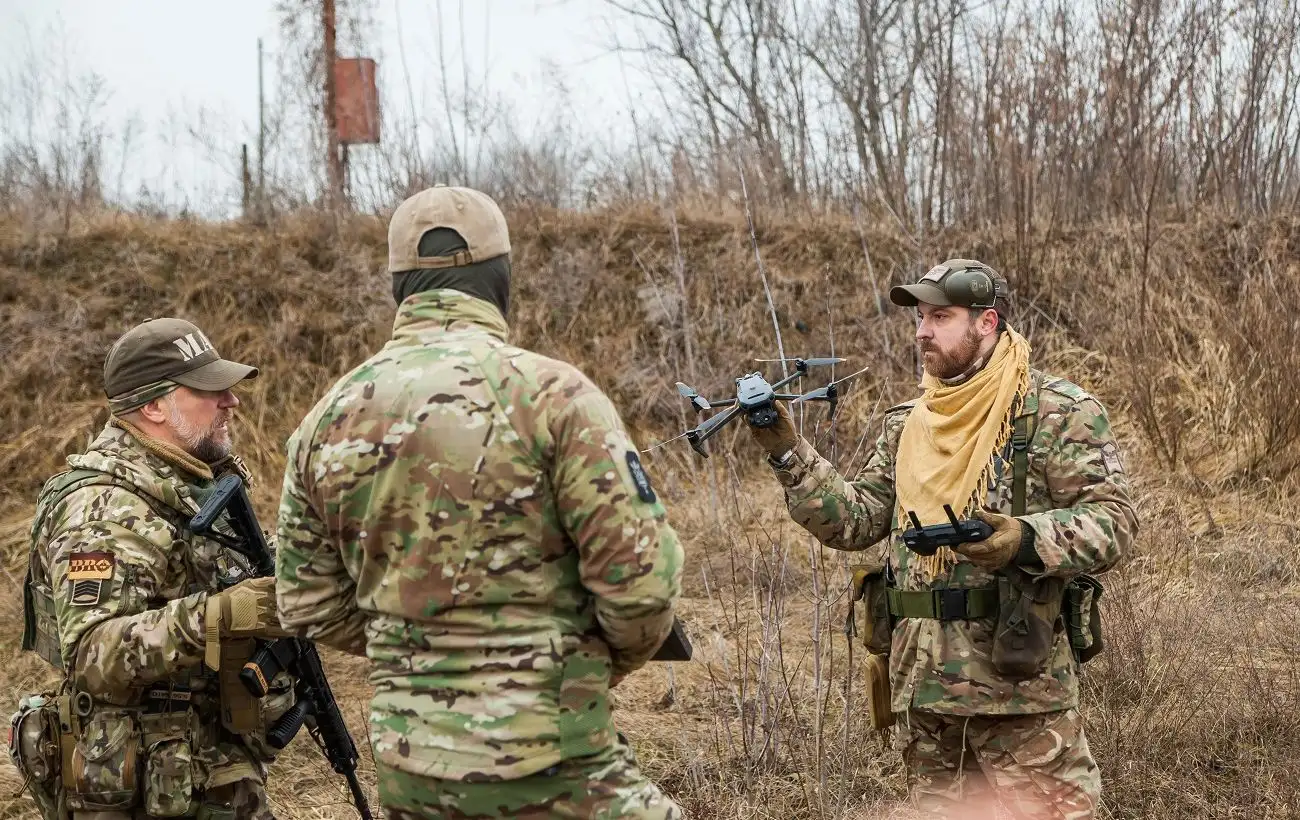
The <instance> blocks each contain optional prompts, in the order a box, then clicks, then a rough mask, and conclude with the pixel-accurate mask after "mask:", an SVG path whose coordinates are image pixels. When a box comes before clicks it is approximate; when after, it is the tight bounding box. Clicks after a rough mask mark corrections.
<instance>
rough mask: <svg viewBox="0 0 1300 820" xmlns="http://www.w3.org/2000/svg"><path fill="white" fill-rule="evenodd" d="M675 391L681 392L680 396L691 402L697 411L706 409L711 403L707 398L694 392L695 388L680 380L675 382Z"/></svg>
mask: <svg viewBox="0 0 1300 820" xmlns="http://www.w3.org/2000/svg"><path fill="white" fill-rule="evenodd" d="M677 392H678V393H681V394H682V398H684V399H686V400H687V401H689V402H690V403H691V406H692V407H694V408H695V411H696V412H697V413H701V412H703V411H705V410H708V409H709V408H710V407H711V406H712V405H711V404H710V403H709V400H708V399H706V398H704V397H703V396H701V395H700V394H699V393H697V392H695V388H694V387H691V386H689V385H686V384H683V383H681V382H678V383H677Z"/></svg>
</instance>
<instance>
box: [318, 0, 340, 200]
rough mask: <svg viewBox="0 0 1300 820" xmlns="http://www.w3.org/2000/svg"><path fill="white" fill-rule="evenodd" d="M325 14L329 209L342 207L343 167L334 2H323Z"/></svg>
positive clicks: (326, 0)
mask: <svg viewBox="0 0 1300 820" xmlns="http://www.w3.org/2000/svg"><path fill="white" fill-rule="evenodd" d="M324 12H325V20H324V22H325V51H324V54H323V58H324V63H325V131H326V143H327V145H328V148H327V150H328V154H327V155H326V158H325V162H326V166H325V170H326V173H327V175H328V179H329V204H330V207H331V208H339V207H342V205H343V166H342V164H341V162H340V161H339V130H338V122H337V121H336V119H335V113H336V112H335V110H334V104H335V99H334V97H335V90H334V59H335V51H334V36H335V30H334V0H324Z"/></svg>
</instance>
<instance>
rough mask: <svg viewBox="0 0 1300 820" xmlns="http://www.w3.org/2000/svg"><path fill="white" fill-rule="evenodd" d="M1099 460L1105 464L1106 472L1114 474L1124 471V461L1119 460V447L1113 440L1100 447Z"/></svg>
mask: <svg viewBox="0 0 1300 820" xmlns="http://www.w3.org/2000/svg"><path fill="white" fill-rule="evenodd" d="M1101 460H1102V463H1103V464H1105V465H1106V472H1107V473H1109V474H1111V475H1114V474H1115V473H1122V472H1124V462H1122V461H1120V458H1119V447H1117V446H1116V445H1115V442H1113V441H1108V442H1106V444H1105V446H1103V447H1102V448H1101Z"/></svg>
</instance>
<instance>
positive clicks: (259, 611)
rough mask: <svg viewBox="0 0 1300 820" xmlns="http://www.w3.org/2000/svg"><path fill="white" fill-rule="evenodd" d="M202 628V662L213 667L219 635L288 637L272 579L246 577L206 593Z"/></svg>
mask: <svg viewBox="0 0 1300 820" xmlns="http://www.w3.org/2000/svg"><path fill="white" fill-rule="evenodd" d="M204 631H205V635H204V639H205V642H206V646H205V648H204V659H203V662H204V663H206V664H207V665H208V668H209V669H214V670H215V669H220V667H221V660H220V658H221V652H220V649H221V639H222V638H231V639H238V638H284V637H288V635H289V634H290V633H288V632H286V631H285V630H284V629H283V628H282V627H281V626H280V618H279V615H278V613H277V610H276V606H275V579H274V578H272V577H270V576H267V577H265V578H248V579H246V580H243V581H240V582H239V583H238V584H235V585H234V586H232V587H230V588H228V589H223V590H221V591H220V592H214V593H212V594H211V595H209V596H208V602H207V610H206V612H205V613H204Z"/></svg>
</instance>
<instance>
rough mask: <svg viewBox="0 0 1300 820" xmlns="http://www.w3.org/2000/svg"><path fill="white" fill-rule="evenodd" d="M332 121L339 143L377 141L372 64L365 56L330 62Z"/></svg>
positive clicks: (377, 130) (377, 102) (377, 115)
mask: <svg viewBox="0 0 1300 820" xmlns="http://www.w3.org/2000/svg"><path fill="white" fill-rule="evenodd" d="M334 88H335V97H334V122H335V123H336V124H337V126H336V127H337V129H338V140H339V142H340V143H343V144H351V145H357V144H363V143H378V142H379V94H378V92H377V91H376V85H375V61H374V60H372V59H370V58H369V57H339V58H337V59H335V60H334Z"/></svg>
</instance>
